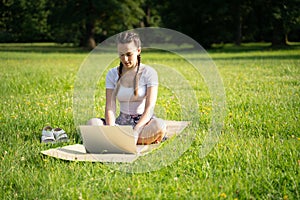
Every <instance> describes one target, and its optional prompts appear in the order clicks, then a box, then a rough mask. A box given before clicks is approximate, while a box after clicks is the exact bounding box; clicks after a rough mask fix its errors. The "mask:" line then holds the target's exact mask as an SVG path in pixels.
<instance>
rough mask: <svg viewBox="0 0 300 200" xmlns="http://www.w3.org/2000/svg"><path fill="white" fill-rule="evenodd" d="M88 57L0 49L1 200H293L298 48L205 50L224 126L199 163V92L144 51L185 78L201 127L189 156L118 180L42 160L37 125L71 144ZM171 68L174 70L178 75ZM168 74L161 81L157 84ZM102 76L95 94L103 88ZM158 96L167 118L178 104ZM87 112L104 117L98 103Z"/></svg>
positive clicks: (298, 139)
mask: <svg viewBox="0 0 300 200" xmlns="http://www.w3.org/2000/svg"><path fill="white" fill-rule="evenodd" d="M87 55H88V52H84V51H81V50H80V49H75V48H70V47H63V46H59V45H49V44H43V45H34V44H33V45H21V44H11V45H7V44H1V45H0V60H1V62H0V70H1V73H0V80H1V84H0V91H1V96H0V101H1V102H0V108H1V112H0V125H1V128H0V134H1V141H0V142H1V145H0V163H1V167H0V176H1V177H0V188H1V189H0V198H1V199H140V198H145V199H174V198H177V199H299V198H300V190H299V185H300V178H299V177H300V125H299V124H300V123H299V116H300V96H299V95H300V67H299V66H300V49H299V47H297V46H294V48H290V49H289V48H284V49H272V48H269V47H266V46H264V45H263V46H259V45H257V46H255V45H253V46H251V47H249V46H247V45H245V46H244V47H239V48H236V47H230V46H229V47H224V48H220V49H215V50H211V51H210V56H211V57H212V58H213V60H214V62H215V63H216V65H217V67H218V69H219V73H220V75H221V77H222V79H223V83H224V89H225V92H226V117H225V121H224V127H223V131H222V134H221V135H220V137H219V141H218V143H217V144H216V145H215V146H214V148H213V150H212V151H211V152H210V153H209V154H208V155H207V156H206V157H204V158H200V157H199V155H200V146H201V144H202V141H203V137H202V136H203V135H202V134H203V133H205V132H207V129H208V127H209V124H210V120H211V119H210V117H211V110H212V107H211V100H210V98H209V93H208V91H207V88H206V87H205V83H204V82H203V80H202V79H201V77H199V76H195V74H194V73H193V72H194V71H193V69H191V68H189V66H188V64H187V63H185V62H180V61H178V59H176V56H175V55H169V54H168V55H166V54H164V53H161V52H148V53H147V54H145V56H144V57H143V59H144V60H145V63H147V62H148V63H151V62H156V61H160V62H162V63H164V64H166V65H170V66H174V68H175V69H177V70H178V71H180V72H181V73H182V74H184V75H185V77H186V79H187V80H188V81H189V83H190V84H191V86H192V88H193V89H194V91H195V94H196V95H197V98H198V105H199V115H200V120H201V122H200V125H199V129H198V131H197V133H196V134H197V136H196V138H195V140H194V142H193V143H192V145H191V146H190V147H189V149H188V150H187V151H186V152H185V153H184V154H183V155H182V156H180V157H179V159H177V160H175V161H174V162H173V163H170V165H168V166H166V167H163V168H161V169H159V170H156V171H150V172H145V173H136V172H132V173H126V172H123V171H118V170H114V169H113V168H111V166H109V165H106V164H101V163H88V162H66V161H62V160H58V159H55V158H51V157H46V156H43V155H42V154H41V153H40V151H42V150H46V149H49V148H52V147H58V146H61V145H63V144H56V145H45V144H41V143H40V136H41V129H42V128H43V126H45V125H51V126H53V127H56V126H59V127H62V128H63V129H64V130H66V132H67V133H68V135H69V137H70V142H69V144H74V143H77V142H79V137H78V134H77V132H76V127H75V125H74V122H73V112H72V111H73V109H72V107H73V96H72V95H73V89H74V81H75V78H76V73H77V71H78V70H79V67H80V65H81V64H82V62H83V60H84V59H85V58H86V56H87ZM176 67H177V68H176ZM164 75H165V76H168V74H160V76H164ZM103 84H104V80H103V77H102V79H101V80H100V81H99V87H104V85H103ZM169 95H171V93H170V91H168V90H167V89H165V88H162V89H160V96H159V98H158V107H159V108H160V109H159V111H161V113H160V114H162V115H163V117H165V118H168V119H175V120H179V119H181V118H180V116H177V115H176V112H174V110H175V111H176V110H177V109H178V106H179V104H178V102H176V98H174V100H173V98H169ZM96 97H97V99H99V101H97V102H96V103H95V104H96V105H95V106H96V110H97V111H98V112H99V116H101V115H103V108H104V97H103V96H101V95H100V94H99V95H98V96H97V95H96Z"/></svg>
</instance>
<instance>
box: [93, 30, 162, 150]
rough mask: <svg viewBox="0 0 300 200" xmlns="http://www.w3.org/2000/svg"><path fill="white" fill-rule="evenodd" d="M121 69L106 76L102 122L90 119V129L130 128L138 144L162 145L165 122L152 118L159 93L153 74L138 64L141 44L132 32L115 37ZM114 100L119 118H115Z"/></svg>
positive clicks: (152, 70)
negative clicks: (117, 107) (98, 126)
mask: <svg viewBox="0 0 300 200" xmlns="http://www.w3.org/2000/svg"><path fill="white" fill-rule="evenodd" d="M117 49H118V53H119V58H120V65H119V66H118V67H115V68H113V69H111V70H110V71H109V72H108V73H107V75H106V107H105V120H100V119H98V118H93V119H91V120H89V122H88V124H90V125H109V126H114V125H116V124H117V125H132V126H133V130H134V132H135V135H138V139H137V144H151V143H158V142H161V140H162V139H163V137H164V136H165V133H166V124H165V122H164V120H162V119H159V118H156V117H155V116H154V113H153V112H154V107H155V104H156V99H157V92H158V77H157V73H156V71H155V70H154V69H153V68H152V67H150V66H148V65H144V64H142V63H141V41H140V38H139V36H138V35H137V34H136V33H133V32H122V33H120V34H119V35H118V37H117ZM116 100H118V101H119V102H120V114H119V116H118V117H117V118H116V117H115V116H116V115H115V112H116Z"/></svg>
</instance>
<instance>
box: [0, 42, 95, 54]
mask: <svg viewBox="0 0 300 200" xmlns="http://www.w3.org/2000/svg"><path fill="white" fill-rule="evenodd" d="M89 51H90V50H88V49H84V48H80V47H74V46H72V45H63V44H55V43H0V52H24V53H26V52H28V53H88V52H89Z"/></svg>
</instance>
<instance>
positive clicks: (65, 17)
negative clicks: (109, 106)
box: [0, 0, 300, 48]
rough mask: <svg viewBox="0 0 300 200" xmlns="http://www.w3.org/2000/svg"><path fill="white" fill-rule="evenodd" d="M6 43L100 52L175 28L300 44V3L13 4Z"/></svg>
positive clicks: (2, 37)
mask: <svg viewBox="0 0 300 200" xmlns="http://www.w3.org/2000/svg"><path fill="white" fill-rule="evenodd" d="M0 5H1V6H0V13H1V18H0V42H37V41H39V42H45V41H48V42H49V41H51V42H58V43H72V44H75V45H79V46H84V47H88V48H94V47H95V46H96V44H97V43H100V42H101V41H103V40H104V39H105V38H107V37H109V36H111V35H114V34H116V33H118V32H121V31H124V30H127V29H132V28H139V27H149V26H159V27H165V28H171V29H174V30H177V31H179V32H182V33H184V34H186V35H188V36H190V37H192V38H193V39H195V40H196V41H198V43H200V44H201V45H202V46H205V47H210V46H211V45H212V44H214V43H218V44H219V43H227V42H231V43H233V42H234V43H236V44H238V45H239V44H241V42H261V41H265V42H272V44H273V45H283V44H287V42H288V40H289V41H294V42H295V41H298V42H299V41H300V38H299V37H300V0H281V1H279V0H243V1H240V0H211V1H204V0H188V1H182V0H126V1H122V0H36V1H32V0H7V1H1V2H0Z"/></svg>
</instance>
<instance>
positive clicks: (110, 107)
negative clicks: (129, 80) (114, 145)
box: [105, 89, 116, 126]
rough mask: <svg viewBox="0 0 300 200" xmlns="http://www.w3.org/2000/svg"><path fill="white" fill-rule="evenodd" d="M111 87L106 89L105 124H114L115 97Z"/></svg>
mask: <svg viewBox="0 0 300 200" xmlns="http://www.w3.org/2000/svg"><path fill="white" fill-rule="evenodd" d="M113 91H114V90H113V89H106V104H105V121H106V125H110V126H113V125H115V120H116V117H115V113H116V97H115V95H113Z"/></svg>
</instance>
